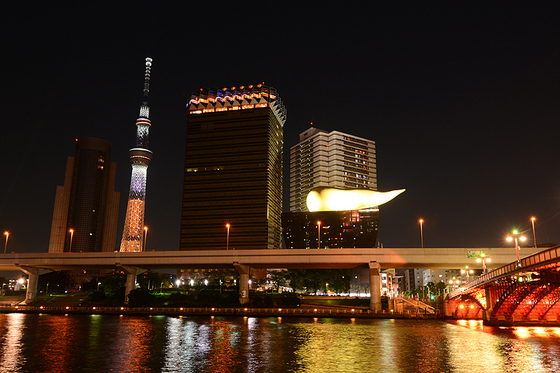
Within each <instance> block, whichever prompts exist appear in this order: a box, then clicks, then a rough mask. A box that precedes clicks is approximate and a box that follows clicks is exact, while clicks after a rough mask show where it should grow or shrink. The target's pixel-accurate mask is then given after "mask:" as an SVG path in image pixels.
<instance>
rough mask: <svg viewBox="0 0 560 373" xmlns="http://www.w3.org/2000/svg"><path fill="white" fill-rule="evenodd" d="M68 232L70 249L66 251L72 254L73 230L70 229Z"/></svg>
mask: <svg viewBox="0 0 560 373" xmlns="http://www.w3.org/2000/svg"><path fill="white" fill-rule="evenodd" d="M68 232H70V247H69V248H68V251H69V252H72V239H73V238H74V230H73V229H72V228H70V230H69V231H68Z"/></svg>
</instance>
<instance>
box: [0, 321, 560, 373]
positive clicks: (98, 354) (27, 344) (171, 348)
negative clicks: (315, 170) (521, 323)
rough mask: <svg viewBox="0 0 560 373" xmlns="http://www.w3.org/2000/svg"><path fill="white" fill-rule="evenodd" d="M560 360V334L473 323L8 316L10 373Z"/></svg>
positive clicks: (407, 367)
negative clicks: (559, 355)
mask: <svg viewBox="0 0 560 373" xmlns="http://www.w3.org/2000/svg"><path fill="white" fill-rule="evenodd" d="M559 353H560V329H559V328H547V327H523V328H522V327H517V328H492V327H487V326H484V325H482V323H481V322H478V321H472V320H471V321H458V322H451V323H446V322H440V321H433V320H426V321H416V320H363V319H326V318H315V319H293V318H283V319H282V318H276V317H270V318H254V317H239V318H223V317H214V318H206V317H192V318H191V317H182V318H176V317H165V316H154V317H140V316H138V317H133V316H124V317H117V316H101V315H89V316H86V315H70V316H62V315H60V316H58V315H42V316H40V315H25V314H0V371H2V372H4V371H6V372H70V371H79V372H105V371H113V372H159V371H161V372H224V373H229V372H357V371H392V372H410V371H414V372H433V371H454V372H467V371H469V372H470V371H516V372H531V371H560V364H559V362H558V359H557V356H558V354H559Z"/></svg>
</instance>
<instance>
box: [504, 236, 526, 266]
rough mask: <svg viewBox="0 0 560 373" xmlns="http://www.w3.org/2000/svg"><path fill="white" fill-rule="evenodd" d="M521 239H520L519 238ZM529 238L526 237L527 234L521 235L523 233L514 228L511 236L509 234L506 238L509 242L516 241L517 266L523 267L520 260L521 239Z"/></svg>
mask: <svg viewBox="0 0 560 373" xmlns="http://www.w3.org/2000/svg"><path fill="white" fill-rule="evenodd" d="M518 239H519V240H518ZM526 239H527V238H525V236H523V235H521V233H519V232H518V231H517V229H516V230H514V231H513V232H511V236H507V237H506V240H507V241H508V242H511V241H515V253H516V254H517V266H518V267H521V261H520V260H519V241H522V242H523V241H525V240H526Z"/></svg>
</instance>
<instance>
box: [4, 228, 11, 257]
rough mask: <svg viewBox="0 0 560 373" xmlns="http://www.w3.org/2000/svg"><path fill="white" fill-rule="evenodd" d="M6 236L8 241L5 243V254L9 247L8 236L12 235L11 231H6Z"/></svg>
mask: <svg viewBox="0 0 560 373" xmlns="http://www.w3.org/2000/svg"><path fill="white" fill-rule="evenodd" d="M4 236H6V243H5V244H4V254H6V250H7V249H8V237H10V232H8V231H6V232H4Z"/></svg>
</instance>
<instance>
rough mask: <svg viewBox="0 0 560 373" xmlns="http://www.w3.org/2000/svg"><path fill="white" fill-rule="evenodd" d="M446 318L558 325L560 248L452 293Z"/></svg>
mask: <svg viewBox="0 0 560 373" xmlns="http://www.w3.org/2000/svg"><path fill="white" fill-rule="evenodd" d="M446 316H450V317H455V318H478V319H483V320H484V323H485V324H488V325H511V324H523V323H540V324H542V323H558V320H559V319H560V246H555V247H552V248H550V249H546V250H544V251H541V252H539V253H536V254H533V255H531V256H528V257H526V258H523V259H521V260H520V261H515V262H513V263H510V264H508V265H505V266H503V267H500V268H497V269H495V270H493V271H491V272H490V273H487V274H485V275H482V276H481V277H479V278H478V279H476V280H475V281H471V282H469V283H467V284H466V285H465V286H463V287H461V288H459V289H457V290H455V291H454V292H452V293H450V294H449V296H448V299H447V304H446Z"/></svg>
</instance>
